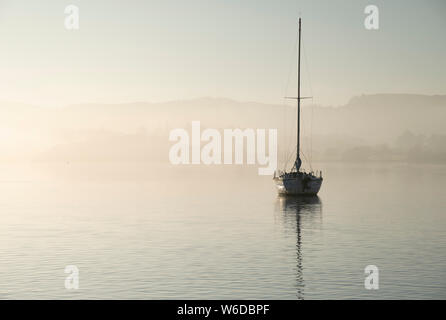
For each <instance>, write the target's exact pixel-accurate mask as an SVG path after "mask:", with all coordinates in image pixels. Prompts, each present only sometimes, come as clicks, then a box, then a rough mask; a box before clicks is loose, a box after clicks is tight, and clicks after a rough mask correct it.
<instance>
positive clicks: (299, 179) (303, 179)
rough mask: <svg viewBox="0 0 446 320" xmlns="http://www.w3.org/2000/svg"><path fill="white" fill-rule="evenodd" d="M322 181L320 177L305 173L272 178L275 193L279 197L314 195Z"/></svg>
mask: <svg viewBox="0 0 446 320" xmlns="http://www.w3.org/2000/svg"><path fill="white" fill-rule="evenodd" d="M322 180H323V179H322V178H321V177H316V176H313V175H310V174H307V173H299V174H296V173H294V174H284V175H282V176H280V177H276V178H274V182H275V183H276V187H277V192H278V193H279V194H281V195H316V194H317V193H318V192H319V189H320V188H321V185H322Z"/></svg>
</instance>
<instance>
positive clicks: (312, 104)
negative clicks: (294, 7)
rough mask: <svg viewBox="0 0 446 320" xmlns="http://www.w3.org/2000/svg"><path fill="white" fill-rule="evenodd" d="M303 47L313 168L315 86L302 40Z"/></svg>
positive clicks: (310, 156)
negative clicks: (309, 110)
mask: <svg viewBox="0 0 446 320" xmlns="http://www.w3.org/2000/svg"><path fill="white" fill-rule="evenodd" d="M302 47H303V52H304V59H305V65H306V68H305V71H306V74H307V77H308V83H309V86H310V92H311V121H310V155H309V158H310V160H309V162H310V166H311V162H312V161H313V120H314V98H313V97H314V94H313V85H312V83H311V75H310V70H309V69H310V65H309V63H308V59H307V52H306V50H305V43H304V41H303V40H302Z"/></svg>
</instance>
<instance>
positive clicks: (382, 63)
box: [0, 0, 446, 105]
mask: <svg viewBox="0 0 446 320" xmlns="http://www.w3.org/2000/svg"><path fill="white" fill-rule="evenodd" d="M70 4H74V5H76V6H78V7H79V10H80V12H79V14H80V20H79V21H80V29H79V30H75V31H73V30H72V31H69V30H66V29H65V26H64V20H65V17H66V14H65V13H64V9H65V7H66V6H68V5H70ZM368 4H374V5H376V6H377V7H378V8H379V17H380V26H379V30H366V29H365V28H364V19H365V17H366V14H365V13H364V8H365V6H366V5H368ZM445 13H446V3H445V2H444V1H442V0H431V1H403V0H394V1H382V0H371V1H370V0H367V1H362V0H359V1H358V0H345V1H320V0H319V1H314V0H312V1H309V0H305V1H297V0H296V1H291V0H283V1H273V0H263V1H258V0H257V1H252V0H246V1H235V0H226V1H222V0H220V1H217V0H191V1H173V0H168V1H137V0H131V1H102V0H94V1H91V0H88V1H74V0H70V1H68V0H67V1H60V0H58V1H55V0H54V1H51V0H42V1H23V0H14V1H0V70H1V72H0V100H2V101H4V100H8V101H17V102H25V103H32V104H51V105H54V104H55V105H58V104H61V105H63V104H72V103H82V102H104V103H111V102H131V101H154V102H155V101H166V100H177V99H191V98H196V97H202V96H213V97H228V98H233V99H239V100H252V101H259V102H268V103H281V102H282V97H283V96H284V95H286V94H293V93H294V91H295V80H294V79H295V68H296V63H295V44H296V34H297V19H298V17H299V14H300V15H301V16H302V19H303V44H304V55H303V57H302V61H303V65H304V70H303V74H302V81H303V88H302V94H303V95H313V96H314V97H315V100H314V102H315V103H318V104H323V105H340V104H344V103H346V102H347V101H348V100H349V99H350V98H351V97H352V96H354V95H359V94H363V93H390V92H392V93H393V92H397V93H400V92H404V93H422V94H444V88H445V84H446V72H445V71H446V60H445V59H444V56H445V51H446V40H445V37H444V34H443V33H444V30H446V19H444V15H445ZM290 70H291V73H290ZM289 75H290V76H289ZM288 77H289V78H290V79H291V80H290V81H289V83H288V86H287V82H288V81H287V79H288ZM310 80H311V81H310Z"/></svg>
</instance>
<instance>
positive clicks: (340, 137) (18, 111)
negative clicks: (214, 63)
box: [0, 94, 446, 161]
mask: <svg viewBox="0 0 446 320" xmlns="http://www.w3.org/2000/svg"><path fill="white" fill-rule="evenodd" d="M295 119H296V107H295V105H293V104H292V103H290V102H286V104H285V103H284V104H282V105H280V104H278V105H270V104H262V103H256V102H240V101H234V100H230V99H220V98H201V99H194V100H187V101H171V102H165V103H146V102H137V103H128V104H82V105H71V106H65V107H43V106H29V105H23V104H11V103H0V147H1V149H0V160H8V159H17V158H26V159H28V158H33V159H36V158H37V159H41V160H64V161H65V160H67V161H69V160H70V159H71V160H74V161H75V160H101V161H102V160H116V161H124V160H156V161H163V160H167V150H168V148H169V146H170V144H171V143H170V142H169V141H168V134H169V131H170V130H171V129H173V128H178V127H181V128H185V129H186V130H190V124H191V121H193V120H199V121H201V124H202V128H206V127H212V128H217V129H223V128H242V129H243V128H254V129H255V128H277V129H278V132H279V148H282V149H288V146H293V145H294V142H293V141H295ZM445 119H446V95H441V96H427V95H412V94H376V95H362V96H357V97H353V98H352V99H351V100H350V101H349V102H348V103H347V104H346V105H344V106H340V107H325V106H315V105H311V104H308V103H304V104H303V107H302V122H303V125H302V131H303V136H304V139H303V146H304V152H307V153H308V152H309V150H310V147H312V148H311V149H312V151H313V155H314V158H315V159H320V160H341V159H344V160H345V159H356V160H373V159H381V160H391V159H406V158H408V157H409V153H411V155H410V158H411V159H414V157H413V153H415V154H417V153H420V152H421V153H423V154H424V156H425V157H426V156H427V157H428V159H433V158H435V159H437V160H438V159H440V160H441V159H443V158H442V157H443V153H446V146H445V145H444V144H445V140H446V139H445V135H446V128H445V126H444V120H445ZM310 133H312V134H311V137H312V140H310V138H309V137H310ZM310 142H311V143H310ZM417 148H418V149H417ZM417 150H418V151H417ZM384 155H385V156H384ZM441 161H443V160H441Z"/></svg>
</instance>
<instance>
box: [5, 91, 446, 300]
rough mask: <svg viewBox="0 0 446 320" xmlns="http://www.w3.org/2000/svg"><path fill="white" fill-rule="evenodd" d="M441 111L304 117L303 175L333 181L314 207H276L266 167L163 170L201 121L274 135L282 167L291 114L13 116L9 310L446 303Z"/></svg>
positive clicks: (198, 110) (395, 106)
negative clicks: (87, 301)
mask: <svg viewBox="0 0 446 320" xmlns="http://www.w3.org/2000/svg"><path fill="white" fill-rule="evenodd" d="M445 101H446V100H445V97H444V96H412V95H374V96H361V97H356V98H353V99H352V100H351V102H350V103H349V104H348V105H345V106H341V107H337V108H331V107H321V106H314V107H312V106H311V105H307V106H305V107H304V109H303V117H304V125H303V132H304V140H303V148H304V153H305V156H306V158H305V159H306V160H309V159H312V160H313V161H312V162H311V164H310V163H309V162H308V161H304V167H305V168H306V169H313V170H322V172H323V176H324V182H323V185H322V189H321V191H320V193H319V197H318V198H312V199H296V198H279V197H278V196H277V193H276V190H275V189H274V185H273V181H272V179H271V176H259V175H258V173H257V168H258V165H210V166H206V165H178V166H174V165H172V164H170V163H169V161H168V153H169V148H170V146H171V145H172V144H173V143H172V142H170V141H169V140H168V137H169V132H170V130H171V129H173V128H185V129H186V130H190V124H191V122H192V121H194V120H199V121H201V125H202V128H216V129H217V130H219V131H221V130H224V129H225V128H241V129H244V128H254V129H256V128H265V129H268V128H276V129H278V132H279V139H278V145H279V167H280V168H282V167H283V165H284V158H285V157H284V156H285V155H288V156H290V155H291V158H292V151H293V146H294V144H295V127H294V126H295V125H294V124H293V123H294V122H295V120H294V119H295V118H294V116H295V107H294V106H292V105H277V106H274V105H265V104H258V103H247V102H237V101H233V100H228V99H213V98H212V99H211V98H204V99H198V100H191V101H179V102H170V103H164V104H147V103H135V104H128V105H79V106H67V107H60V108H49V107H45V106H40V107H39V106H28V105H17V104H6V103H3V104H1V106H0V114H1V117H0V123H1V133H0V134H1V137H2V139H1V140H0V142H1V145H2V147H1V149H0V150H1V151H0V159H1V161H0V212H1V213H2V214H1V215H0V297H1V298H14V299H19V298H26V299H27V298H32V299H36V298H61V299H70V298H122V299H129V298H137V299H140V298H151V299H155V298H156V299H160V298H188V299H189V298H190V299H193V298H197V299H200V298H215V299H218V298H231V299H237V298H240V299H248V298H256V299H257V298H277V299H320V298H330V299H342V298H353V299H354V298H367V299H384V298H390V299H400V298H419V299H429V298H446V282H445V280H444V279H446V274H445V268H444V266H445V263H446V255H445V252H446V232H445V231H446V216H445V215H444V207H445V206H444V199H445V191H444V190H445V189H444V185H445V182H446V181H445V179H446V165H445V163H444V162H445V150H446V148H445V139H444V137H445V134H446V133H445V131H444V130H445V129H444V126H443V119H444V113H445ZM311 133H312V135H311ZM67 265H76V266H77V267H78V268H79V272H80V289H79V290H66V289H65V287H64V281H65V278H66V276H67V275H66V274H65V273H64V268H65V266H67ZM367 265H376V266H378V268H379V275H380V279H379V286H380V289H379V290H366V289H365V288H364V278H365V274H364V268H365V267H366V266H367Z"/></svg>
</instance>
